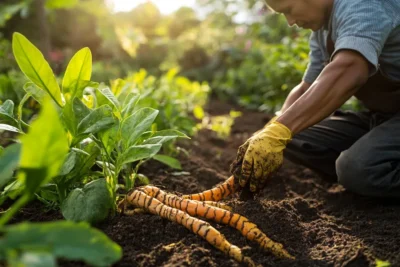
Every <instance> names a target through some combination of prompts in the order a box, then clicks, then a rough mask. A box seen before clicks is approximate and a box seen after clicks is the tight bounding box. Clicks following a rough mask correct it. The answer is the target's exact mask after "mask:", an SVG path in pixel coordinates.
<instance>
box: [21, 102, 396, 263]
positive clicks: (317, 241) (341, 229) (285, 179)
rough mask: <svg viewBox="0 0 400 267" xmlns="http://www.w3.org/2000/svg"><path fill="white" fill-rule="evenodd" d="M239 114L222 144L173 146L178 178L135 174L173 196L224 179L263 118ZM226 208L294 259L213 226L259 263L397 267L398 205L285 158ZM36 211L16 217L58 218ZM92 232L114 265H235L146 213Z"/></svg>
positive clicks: (215, 110) (205, 136)
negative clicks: (250, 195)
mask: <svg viewBox="0 0 400 267" xmlns="http://www.w3.org/2000/svg"><path fill="white" fill-rule="evenodd" d="M231 108H232V106H230V105H228V104H223V103H220V102H211V103H210V105H209V107H208V111H209V112H210V113H211V114H213V115H221V114H227V113H228V112H229V111H230V109H231ZM236 110H240V109H236ZM241 111H243V116H242V117H240V118H238V119H236V121H235V125H234V127H233V129H232V133H231V136H230V137H229V138H228V139H227V140H220V139H218V138H217V137H216V135H215V134H214V133H213V132H211V131H208V130H202V131H201V132H200V133H199V135H198V136H197V137H195V138H193V139H192V140H188V141H185V142H182V143H181V146H182V147H183V148H185V149H186V150H188V151H189V153H190V157H187V156H185V155H184V154H183V153H182V155H181V156H180V159H181V162H182V166H183V171H184V172H186V173H179V172H177V171H176V170H172V169H169V168H168V167H165V166H163V165H161V164H160V163H157V162H149V163H148V164H146V165H145V166H143V169H142V173H144V174H146V175H147V176H148V177H150V178H151V181H152V183H153V184H155V185H158V186H161V187H163V188H164V189H166V190H168V191H176V192H181V193H194V192H199V191H202V190H206V189H209V188H211V187H212V186H214V185H216V184H218V183H220V182H222V181H224V180H225V179H226V178H227V177H228V176H229V165H230V163H231V162H232V161H233V159H234V158H235V156H236V151H237V148H238V146H240V145H241V144H242V143H243V142H244V141H245V140H246V139H247V138H248V137H249V136H250V135H251V134H252V133H253V132H255V131H256V130H258V129H260V128H261V127H262V126H263V125H264V124H265V123H266V122H267V121H268V119H269V117H268V116H267V115H265V114H262V113H258V112H251V111H246V110H241ZM227 203H228V204H229V205H231V206H232V207H234V211H235V212H237V213H240V214H241V215H243V216H245V217H247V218H249V219H250V220H251V221H253V222H254V223H256V224H257V225H258V226H259V228H261V230H262V231H264V233H266V234H267V235H268V236H269V237H270V238H272V239H273V240H275V241H277V242H280V243H282V244H284V246H285V248H286V249H287V250H288V251H289V252H290V253H291V254H292V255H294V256H296V260H295V261H291V260H282V259H278V258H276V257H274V256H273V255H271V254H270V253H268V252H265V251H262V250H261V249H259V248H258V245H257V244H256V243H254V242H250V241H247V240H246V239H245V238H244V237H243V236H241V234H240V233H239V232H238V231H236V230H235V229H232V228H231V227H228V226H222V225H217V224H213V225H214V226H215V227H216V228H217V229H218V230H219V231H221V232H222V233H223V234H224V235H225V237H226V238H227V239H228V240H229V241H230V242H231V243H233V244H235V245H237V246H239V247H241V248H243V251H244V253H245V254H246V255H248V256H250V257H251V258H252V259H253V260H254V261H255V262H256V263H258V264H261V265H262V266H375V261H376V259H381V260H386V261H389V262H390V263H391V264H392V266H400V204H399V203H398V202H397V203H396V201H395V200H390V199H374V198H366V197H361V196H358V195H355V194H352V193H350V192H347V191H346V190H345V189H343V188H342V187H341V186H340V185H338V184H332V183H329V182H327V181H325V180H324V179H323V177H320V176H319V175H318V174H316V173H314V172H313V171H311V170H309V169H307V168H304V167H301V166H298V165H295V164H293V163H291V162H289V161H285V163H284V166H283V167H282V169H281V170H280V171H279V173H278V174H277V175H275V177H273V178H272V179H271V180H270V181H269V184H268V185H267V187H266V188H265V190H264V191H263V192H261V194H260V195H258V197H257V198H256V199H255V200H248V201H240V200H239V199H238V198H234V199H230V200H228V201H227ZM37 209H38V207H37V206H35V205H33V206H31V207H29V208H26V209H24V210H23V214H21V215H22V216H23V217H24V219H30V220H33V221H38V220H53V219H60V218H61V216H60V215H58V214H55V213H54V212H53V211H50V212H44V213H40V217H39V213H38V212H37ZM21 215H20V216H21ZM97 227H98V228H100V229H101V230H103V231H104V232H105V233H106V234H107V235H108V236H109V237H110V238H111V239H113V240H114V241H115V242H117V243H118V244H120V245H121V246H122V248H123V253H124V255H123V258H122V259H121V261H120V262H118V263H117V264H115V266H241V265H240V264H238V263H237V262H235V261H234V260H232V259H231V258H229V257H228V256H225V255H224V254H223V253H222V252H220V251H218V250H217V249H215V248H214V247H212V246H211V245H209V244H208V243H207V242H206V241H204V240H203V239H202V238H200V237H198V236H196V235H195V234H193V233H191V232H190V231H189V230H187V229H186V228H184V227H183V226H180V225H178V224H176V223H172V222H169V221H167V220H164V219H161V218H160V217H157V216H154V215H148V214H142V215H135V216H133V217H128V216H116V217H114V218H110V219H109V220H107V221H106V222H103V223H101V224H100V225H98V226H97ZM60 263H61V264H60V265H62V266H79V265H81V264H79V263H74V264H71V263H70V262H64V261H62V262H60Z"/></svg>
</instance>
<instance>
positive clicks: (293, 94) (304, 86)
mask: <svg viewBox="0 0 400 267" xmlns="http://www.w3.org/2000/svg"><path fill="white" fill-rule="evenodd" d="M310 86H311V84H310V83H308V82H306V81H302V82H301V83H300V84H298V85H297V86H296V87H294V88H293V89H292V91H290V93H289V95H288V96H287V97H286V100H285V103H284V104H283V106H282V108H281V110H280V111H279V113H280V114H282V113H284V112H285V111H286V110H287V109H288V108H289V107H290V106H291V105H292V104H293V103H294V102H296V100H297V99H298V98H299V97H300V96H302V95H303V94H304V93H305V92H306V91H307V90H308V88H310Z"/></svg>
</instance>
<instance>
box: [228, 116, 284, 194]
mask: <svg viewBox="0 0 400 267" xmlns="http://www.w3.org/2000/svg"><path fill="white" fill-rule="evenodd" d="M291 139H292V132H291V131H290V130H289V128H287V127H286V126H285V125H283V124H281V123H280V122H277V121H275V120H274V121H272V122H270V123H268V124H267V125H266V126H265V127H264V128H263V129H262V130H260V131H259V132H258V133H256V134H254V135H253V136H252V137H250V138H249V139H248V140H247V141H246V142H245V143H244V144H243V145H242V146H240V147H239V150H238V153H237V156H236V160H235V161H234V162H233V163H232V165H231V173H232V174H233V175H234V176H235V177H236V178H239V184H240V186H241V187H245V186H246V184H247V183H250V191H251V192H256V191H259V190H260V189H262V188H263V187H264V185H265V182H266V180H267V178H268V177H270V176H271V175H272V174H274V173H275V172H276V171H277V170H278V169H279V168H280V167H281V165H282V163H283V150H284V149H285V148H286V144H287V143H289V142H290V140H291Z"/></svg>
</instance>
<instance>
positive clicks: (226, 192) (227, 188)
mask: <svg viewBox="0 0 400 267" xmlns="http://www.w3.org/2000/svg"><path fill="white" fill-rule="evenodd" d="M238 188H239V187H238V185H237V183H235V178H234V177H233V175H232V176H231V177H229V178H228V179H227V180H226V181H225V182H223V183H222V184H220V185H218V186H216V187H214V188H211V189H210V190H206V191H204V192H201V193H197V194H191V195H183V196H182V198H185V199H191V200H199V201H220V200H221V199H224V198H226V197H228V196H230V195H232V194H234V193H235V192H236V191H237V190H238Z"/></svg>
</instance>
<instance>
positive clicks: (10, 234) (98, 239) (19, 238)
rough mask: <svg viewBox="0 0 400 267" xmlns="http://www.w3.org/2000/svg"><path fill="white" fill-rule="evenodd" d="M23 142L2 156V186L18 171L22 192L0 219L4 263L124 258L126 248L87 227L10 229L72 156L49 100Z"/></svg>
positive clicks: (61, 225) (62, 225) (99, 261)
mask: <svg viewBox="0 0 400 267" xmlns="http://www.w3.org/2000/svg"><path fill="white" fill-rule="evenodd" d="M49 124H50V125H51V127H48V125H49ZM19 139H20V143H16V144H13V145H10V146H8V147H7V148H6V149H5V150H4V152H3V154H2V155H1V156H0V167H1V172H0V188H3V187H4V186H5V185H6V184H8V183H9V182H10V180H12V176H13V171H14V170H16V169H17V168H18V170H17V174H16V178H17V180H16V181H15V182H14V184H15V183H18V184H19V191H20V197H19V198H18V199H17V200H16V201H15V202H14V204H13V205H12V206H11V207H10V208H9V209H8V210H7V211H6V212H5V213H4V214H3V215H2V216H1V217H0V232H1V238H0V260H7V262H8V264H10V265H12V266H17V265H18V266H20V265H22V266H56V258H57V257H62V258H67V259H71V260H83V261H85V262H87V263H89V264H92V265H94V266H107V265H110V264H112V263H114V262H116V261H117V260H119V259H120V258H121V256H122V251H121V248H120V247H119V246H118V245H117V244H115V243H114V242H112V241H111V240H109V239H108V237H107V236H106V235H104V234H103V233H101V232H100V231H98V230H96V229H93V228H90V226H89V225H88V224H85V223H81V224H75V223H72V222H51V223H20V224H14V225H10V226H5V224H6V223H7V222H8V221H9V220H10V219H11V218H12V217H13V215H15V214H16V212H18V211H19V210H20V209H21V208H22V207H23V206H25V205H26V204H27V203H28V202H29V201H30V200H31V199H33V197H34V196H35V193H36V192H37V191H38V190H40V188H41V187H42V186H43V185H45V184H46V183H47V182H48V181H50V180H51V179H52V178H53V177H55V176H56V175H57V174H58V172H59V169H60V167H61V166H62V165H63V162H64V159H65V157H66V156H67V152H68V149H69V148H68V138H67V133H66V132H65V130H64V127H63V125H62V123H61V121H60V118H59V116H58V113H57V110H56V108H55V106H54V103H53V102H52V101H51V100H50V99H49V98H48V97H47V98H45V99H44V101H43V106H42V109H41V112H40V114H39V115H38V117H37V118H36V119H35V120H34V122H33V123H32V124H31V126H30V128H29V131H28V133H27V134H23V135H21V136H20V138H19ZM2 201H4V198H3V199H2Z"/></svg>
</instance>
